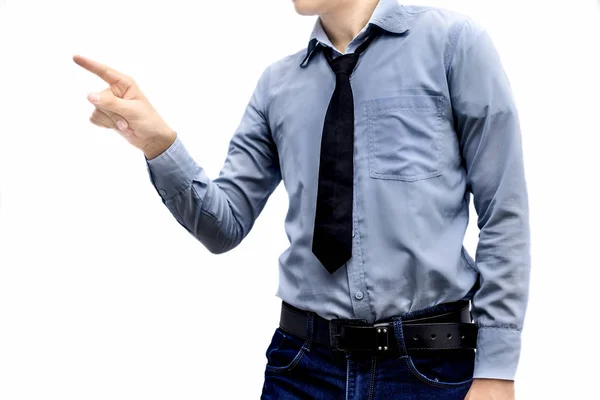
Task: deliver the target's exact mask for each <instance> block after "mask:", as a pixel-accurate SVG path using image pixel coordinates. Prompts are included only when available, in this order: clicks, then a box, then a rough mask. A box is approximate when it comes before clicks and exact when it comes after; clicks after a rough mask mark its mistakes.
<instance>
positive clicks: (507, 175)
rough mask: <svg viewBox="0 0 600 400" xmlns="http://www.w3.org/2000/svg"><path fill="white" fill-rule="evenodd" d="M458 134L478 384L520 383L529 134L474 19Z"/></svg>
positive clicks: (465, 37)
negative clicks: (467, 198) (468, 219)
mask: <svg viewBox="0 0 600 400" xmlns="http://www.w3.org/2000/svg"><path fill="white" fill-rule="evenodd" d="M448 83H449V89H450V96H451V102H452V108H453V116H454V122H455V127H456V132H457V135H458V137H459V143H460V150H461V152H462V157H463V159H464V165H465V168H466V173H467V190H468V191H470V192H471V193H472V194H473V201H474V206H475V209H476V211H477V217H478V219H477V226H478V227H479V230H480V232H479V241H478V244H477V250H476V255H475V266H476V268H477V270H478V271H479V273H480V280H479V285H480V286H479V288H478V290H477V291H476V292H475V294H474V296H473V300H472V314H473V318H474V321H475V323H476V324H477V325H478V327H479V333H478V338H477V350H476V359H475V371H474V377H475V378H495V379H508V380H513V379H514V376H515V373H516V370H517V364H518V361H519V356H520V352H521V332H522V328H523V321H524V317H525V311H526V307H527V303H528V296H529V276H530V229H529V208H528V195H527V187H526V181H525V173H524V162H523V154H522V143H521V142H522V141H521V131H520V125H519V118H518V115H517V110H516V107H515V102H514V99H513V95H512V92H511V87H510V84H509V81H508V78H507V76H506V74H505V71H504V69H503V67H502V65H501V62H500V58H499V55H498V53H497V51H496V49H495V46H494V44H493V43H492V40H491V38H490V36H489V34H488V33H487V31H486V30H485V29H483V28H482V27H481V26H480V25H479V24H477V23H475V22H473V21H472V20H467V21H466V22H465V23H464V24H463V27H462V30H461V32H460V33H459V36H458V39H457V41H456V46H455V50H454V56H453V58H452V60H451V62H450V65H449V69H448Z"/></svg>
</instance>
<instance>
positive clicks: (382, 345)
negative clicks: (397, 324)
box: [373, 322, 394, 351]
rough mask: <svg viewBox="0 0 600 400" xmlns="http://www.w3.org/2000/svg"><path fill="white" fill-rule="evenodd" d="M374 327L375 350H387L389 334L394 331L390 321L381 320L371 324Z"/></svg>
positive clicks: (388, 347)
mask: <svg viewBox="0 0 600 400" xmlns="http://www.w3.org/2000/svg"><path fill="white" fill-rule="evenodd" d="M373 328H375V329H376V330H375V348H376V349H377V351H388V350H389V349H390V342H389V340H390V339H389V335H390V334H391V332H393V331H394V327H393V325H392V324H391V323H390V322H382V323H379V324H375V325H373Z"/></svg>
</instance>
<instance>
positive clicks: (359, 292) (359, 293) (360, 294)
mask: <svg viewBox="0 0 600 400" xmlns="http://www.w3.org/2000/svg"><path fill="white" fill-rule="evenodd" d="M354 297H356V300H362V298H363V297H365V295H364V294H363V292H361V291H360V290H359V291H358V292H356V293H354Z"/></svg>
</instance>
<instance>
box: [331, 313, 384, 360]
mask: <svg viewBox="0 0 600 400" xmlns="http://www.w3.org/2000/svg"><path fill="white" fill-rule="evenodd" d="M342 327H344V328H348V329H352V328H353V327H357V328H359V329H372V330H373V333H374V336H373V338H374V341H373V342H372V343H371V344H369V345H367V346H361V347H360V348H351V347H343V343H341V340H340V338H341V329H342ZM392 333H393V324H392V323H390V322H381V323H377V324H374V325H371V324H369V323H368V322H367V321H366V320H364V319H363V320H357V319H337V320H330V323H329V341H330V345H331V348H332V350H334V351H344V352H349V351H375V352H385V351H388V350H390V342H389V341H390V339H389V335H391V334H392Z"/></svg>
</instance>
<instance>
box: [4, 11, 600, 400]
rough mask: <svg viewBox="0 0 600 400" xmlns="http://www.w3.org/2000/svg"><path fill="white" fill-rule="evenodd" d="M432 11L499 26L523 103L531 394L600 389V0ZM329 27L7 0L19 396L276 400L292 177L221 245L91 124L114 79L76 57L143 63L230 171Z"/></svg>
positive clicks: (7, 289)
mask: <svg viewBox="0 0 600 400" xmlns="http://www.w3.org/2000/svg"><path fill="white" fill-rule="evenodd" d="M413 4H429V5H437V6H442V7H445V8H450V9H453V10H456V11H460V12H463V13H466V14H469V15H471V16H472V17H474V18H475V19H477V20H479V21H480V22H481V23H482V24H484V25H485V26H486V27H487V28H488V30H489V32H490V34H491V35H492V37H493V39H494V41H495V43H496V46H497V48H498V51H499V52H500V54H501V57H502V60H503V63H504V66H505V69H506V71H507V74H508V75H509V78H510V80H511V84H512V86H513V90H514V93H515V97H516V100H517V103H518V107H519V111H520V117H521V123H522V130H523V144H524V151H525V164H526V173H527V181H528V188H529V194H530V208H531V227H532V240H533V242H532V260H533V269H532V284H531V297H530V303H529V309H528V314H527V320H526V323H525V329H524V333H523V352H522V356H521V362H520V366H519V370H518V374H517V379H516V385H517V396H518V398H519V399H548V398H551V399H554V398H556V399H575V398H581V399H591V398H598V397H596V396H598V394H597V382H598V376H597V375H598V372H599V369H598V362H599V358H600V352H599V350H598V348H597V346H596V344H597V343H598V335H599V334H600V333H599V331H598V328H600V326H599V323H598V314H597V310H598V301H599V300H598V299H599V295H598V294H599V293H600V288H599V287H598V268H599V267H600V261H599V255H598V249H599V248H600V243H599V242H600V240H599V239H600V234H599V233H598V227H599V226H600V216H599V211H598V206H599V202H598V199H599V198H598V196H597V189H598V182H599V181H600V179H599V177H598V172H599V171H600V161H599V159H600V156H599V154H598V153H599V150H600V149H599V140H598V137H599V134H600V125H599V120H598V112H599V108H600V107H599V106H600V96H599V93H600V78H599V77H600V61H599V53H600V44H599V41H600V7H599V6H598V3H597V2H595V1H593V0H589V1H586V0H571V1H569V2H565V1H532V0H528V1H523V0H520V1H512V0H511V1H509V0H504V1H494V2H489V1H466V0H465V1H457V0H455V1H445V2H444V1H433V0H430V1H427V2H422V1H413ZM313 21H314V17H300V16H298V15H297V14H296V13H295V11H294V8H293V5H292V4H291V2H290V1H282V0H260V1H248V0H228V1H189V0H188V1H181V0H179V1H174V0H169V1H166V0H164V1H160V2H153V1H147V0H146V1H133V0H127V1H125V0H118V1H117V0H104V1H82V0H78V1H70V2H67V1H64V0H61V1H47V0H45V1H42V0H39V1H27V0H18V1H11V0H8V1H0V34H1V35H0V135H1V137H0V191H1V203H0V204H1V206H0V207H1V208H0V399H2V400H16V399H61V400H67V399H77V400H80V399H115V400H116V399H181V400H183V399H198V398H214V399H257V398H258V397H259V395H260V392H261V387H262V379H263V371H264V364H265V358H264V352H265V350H266V347H267V345H268V343H269V341H270V339H271V335H272V333H273V330H274V329H275V327H276V326H277V323H278V315H279V306H280V301H279V300H278V299H277V298H276V297H275V290H276V285H277V277H278V276H277V258H278V257H279V254H280V253H281V252H282V251H283V250H284V249H285V248H286V246H287V239H286V237H285V234H284V230H283V227H284V225H283V221H284V217H285V213H286V211H287V197H286V194H285V191H284V187H283V185H280V186H279V187H278V189H277V190H276V191H275V193H274V194H273V196H272V197H271V199H270V200H269V202H268V203H267V206H266V208H265V209H264V211H263V213H262V214H261V216H260V218H259V219H258V221H257V223H256V225H255V226H254V229H253V230H252V232H251V233H250V234H249V236H248V237H247V238H246V239H245V240H244V242H243V243H242V244H241V245H240V246H239V247H238V248H236V249H235V250H233V251H231V252H229V253H227V254H223V255H219V256H217V255H212V254H211V253H209V252H208V251H207V250H206V249H205V248H204V247H203V246H202V245H201V244H200V243H199V242H197V241H196V240H195V239H194V238H193V237H192V236H191V235H189V234H188V233H187V232H186V231H185V230H184V229H183V228H182V227H181V226H179V225H178V224H177V222H176V221H175V219H174V218H173V217H172V216H171V215H170V213H169V212H168V210H167V209H166V207H164V206H163V204H162V203H161V201H160V198H159V197H158V194H157V193H156V191H155V190H154V188H153V187H152V186H151V184H150V181H149V178H148V176H147V171H146V165H145V162H144V158H143V156H142V154H141V153H140V152H139V151H138V150H136V149H134V148H132V147H130V146H129V145H128V144H127V143H126V142H125V140H123V139H122V138H121V137H120V136H118V135H117V134H116V133H115V132H113V131H108V130H103V129H100V128H97V127H95V126H93V125H92V124H91V123H89V121H88V117H89V115H90V114H91V112H92V110H93V106H92V105H91V104H90V103H89V102H88V101H87V99H86V96H87V94H88V93H89V92H91V91H100V90H102V89H104V88H105V84H104V83H103V82H102V81H100V79H98V78H97V77H95V76H93V75H91V74H89V73H87V72H86V71H84V70H82V69H80V68H79V67H78V66H77V65H75V64H74V63H73V62H72V60H71V57H72V56H73V54H77V53H80V54H82V55H85V56H88V57H91V58H93V59H96V60H99V61H101V62H104V63H106V64H109V65H111V66H113V67H114V68H116V69H118V70H121V71H123V72H125V73H127V74H130V75H132V76H133V77H134V78H135V79H136V81H137V82H138V84H139V85H140V87H141V88H142V90H143V91H144V92H145V93H146V95H147V96H148V97H149V98H150V99H151V101H152V102H153V104H154V106H155V107H156V108H157V110H159V112H160V114H161V116H162V117H163V118H164V119H165V120H166V121H167V122H168V123H169V124H170V125H171V126H172V127H173V128H174V129H175V130H177V132H178V133H179V135H180V136H181V137H182V138H183V140H184V141H185V143H186V146H187V147H188V148H189V149H190V151H191V152H192V154H193V155H194V157H195V159H196V160H197V162H198V163H199V164H201V165H202V166H203V167H204V168H206V170H207V171H208V172H209V174H210V176H211V177H213V178H214V177H216V176H217V175H218V172H219V170H220V168H221V166H222V164H223V162H224V159H225V155H226V151H227V146H228V143H229V140H230V138H231V135H232V134H233V132H234V130H235V128H236V126H237V124H238V122H239V120H240V118H241V116H242V112H243V110H244V107H245V105H246V103H247V101H248V99H249V97H250V95H251V91H252V90H253V88H254V85H255V83H256V80H257V79H258V77H259V75H260V73H261V72H262V70H263V69H264V68H265V67H266V66H267V65H268V64H270V63H272V62H274V61H276V60H278V59H280V58H282V57H284V56H286V55H288V54H291V53H293V52H296V51H297V50H299V49H301V48H303V47H304V46H305V45H306V42H307V40H308V36H309V34H310V30H311V28H312V25H313ZM475 215H476V214H475V211H474V210H473V209H472V220H471V225H470V227H469V231H468V235H467V237H466V238H465V245H466V246H467V249H468V250H469V252H470V253H471V254H473V255H474V254H475V253H474V252H475V246H476V243H477V233H478V232H477V227H476V224H475V222H476V218H475ZM241 306H243V307H244V308H243V309H241Z"/></svg>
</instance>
